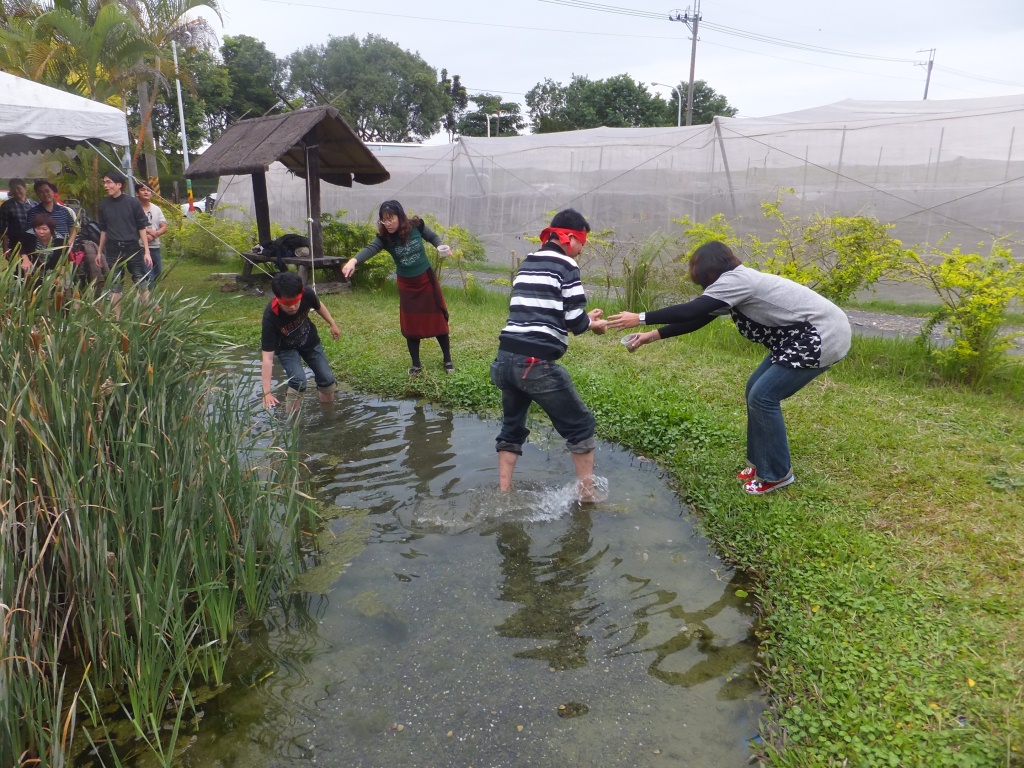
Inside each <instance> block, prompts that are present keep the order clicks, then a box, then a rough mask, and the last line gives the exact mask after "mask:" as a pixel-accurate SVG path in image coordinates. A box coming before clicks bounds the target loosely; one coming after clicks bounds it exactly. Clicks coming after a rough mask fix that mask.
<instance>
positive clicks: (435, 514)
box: [397, 476, 608, 534]
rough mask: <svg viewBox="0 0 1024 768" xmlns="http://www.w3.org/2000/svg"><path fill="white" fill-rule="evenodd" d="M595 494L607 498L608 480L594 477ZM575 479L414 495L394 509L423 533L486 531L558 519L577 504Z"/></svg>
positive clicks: (411, 528) (400, 517)
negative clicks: (449, 495) (563, 482)
mask: <svg viewBox="0 0 1024 768" xmlns="http://www.w3.org/2000/svg"><path fill="white" fill-rule="evenodd" d="M593 488H594V492H595V494H596V495H597V496H599V497H601V498H602V499H603V498H607V496H608V479H607V478H604V477H597V476H595V477H594V479H593ZM580 503H581V502H580V491H579V483H578V481H575V480H573V481H572V482H570V483H567V484H566V485H561V486H557V487H554V488H551V487H544V486H540V485H536V486H531V485H530V484H529V482H528V481H527V482H524V483H519V484H517V486H516V488H515V489H513V490H512V491H508V492H504V491H499V490H498V489H497V488H482V489H479V490H477V491H474V492H473V493H468V494H463V495H461V496H458V497H454V498H432V497H427V498H423V497H421V498H417V499H415V500H413V501H412V502H411V503H409V504H407V505H405V506H404V507H403V508H402V509H399V510H398V511H397V514H398V517H399V519H400V520H401V522H402V525H404V526H406V527H407V528H409V529H410V530H416V531H419V532H423V533H448V534H460V533H463V532H465V531H468V530H481V531H487V530H490V529H492V528H493V527H494V526H496V525H500V524H502V523H546V522H553V521H555V520H559V519H561V518H563V517H565V516H566V515H568V514H570V513H571V512H572V511H573V510H574V509H577V508H579V505H580Z"/></svg>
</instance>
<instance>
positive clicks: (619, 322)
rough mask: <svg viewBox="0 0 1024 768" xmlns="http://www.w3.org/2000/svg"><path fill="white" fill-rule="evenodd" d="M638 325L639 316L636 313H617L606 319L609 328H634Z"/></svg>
mask: <svg viewBox="0 0 1024 768" xmlns="http://www.w3.org/2000/svg"><path fill="white" fill-rule="evenodd" d="M638 325H640V315H638V314H637V313H636V312H619V314H617V315H612V316H611V317H609V318H608V327H609V328H636V327H637V326H638Z"/></svg>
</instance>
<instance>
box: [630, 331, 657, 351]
mask: <svg viewBox="0 0 1024 768" xmlns="http://www.w3.org/2000/svg"><path fill="white" fill-rule="evenodd" d="M633 337H634V338H633V340H632V341H630V342H629V344H627V345H626V349H628V350H629V351H630V352H636V351H637V350H638V349H640V347H642V346H644V345H645V344H650V343H651V342H653V341H657V340H658V339H660V338H661V334H660V333H658V331H657V330H654V331H647V332H646V333H634V334H633ZM627 338H628V337H627Z"/></svg>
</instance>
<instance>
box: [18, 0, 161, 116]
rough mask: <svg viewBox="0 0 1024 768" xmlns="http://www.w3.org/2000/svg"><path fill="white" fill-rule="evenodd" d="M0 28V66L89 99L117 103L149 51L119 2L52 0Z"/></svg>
mask: <svg viewBox="0 0 1024 768" xmlns="http://www.w3.org/2000/svg"><path fill="white" fill-rule="evenodd" d="M37 10H38V11H41V12H40V13H38V14H36V15H33V14H31V13H28V14H20V15H18V16H17V17H13V18H10V19H9V20H8V22H7V23H5V24H4V25H3V26H2V27H0V66H2V67H3V68H4V69H6V70H8V71H11V72H15V73H17V74H22V75H25V76H27V77H31V78H32V79H34V80H36V81H37V82H41V83H44V84H46V85H51V86H54V87H57V88H61V89H63V90H66V91H71V92H73V93H78V94H80V95H82V96H85V97H87V98H90V99H93V100H95V101H101V102H108V103H111V104H120V101H121V97H122V95H123V94H124V93H125V92H126V91H128V90H130V89H131V88H132V87H133V86H134V84H135V82H136V81H137V79H138V78H139V77H140V76H142V75H143V74H144V72H143V68H142V67H140V64H139V62H140V61H144V60H145V59H146V58H147V57H149V56H151V55H152V54H153V52H154V50H155V49H154V46H153V45H152V44H151V43H150V42H149V40H147V39H146V38H145V36H144V35H143V34H142V33H141V31H140V30H139V28H138V25H137V24H136V23H135V20H134V19H133V18H132V17H131V15H130V14H128V13H127V12H126V11H125V10H124V8H123V7H122V6H121V5H118V4H116V3H109V2H108V3H101V2H99V1H98V0H53V2H52V3H50V4H48V5H46V6H43V5H40V6H38V7H37Z"/></svg>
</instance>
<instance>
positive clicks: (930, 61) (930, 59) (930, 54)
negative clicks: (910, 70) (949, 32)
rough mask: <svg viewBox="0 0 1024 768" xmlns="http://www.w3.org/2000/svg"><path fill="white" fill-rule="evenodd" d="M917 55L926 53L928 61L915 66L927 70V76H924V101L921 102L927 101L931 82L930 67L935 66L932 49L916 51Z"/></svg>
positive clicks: (933, 50)
mask: <svg viewBox="0 0 1024 768" xmlns="http://www.w3.org/2000/svg"><path fill="white" fill-rule="evenodd" d="M918 53H927V54H928V61H926V62H922V63H920V64H918V65H917V66H919V67H925V69H926V70H927V74H926V75H925V78H924V99H923V101H928V86H929V85H930V84H931V82H932V65H934V64H935V49H934V48H927V49H924V50H920V51H918Z"/></svg>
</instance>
